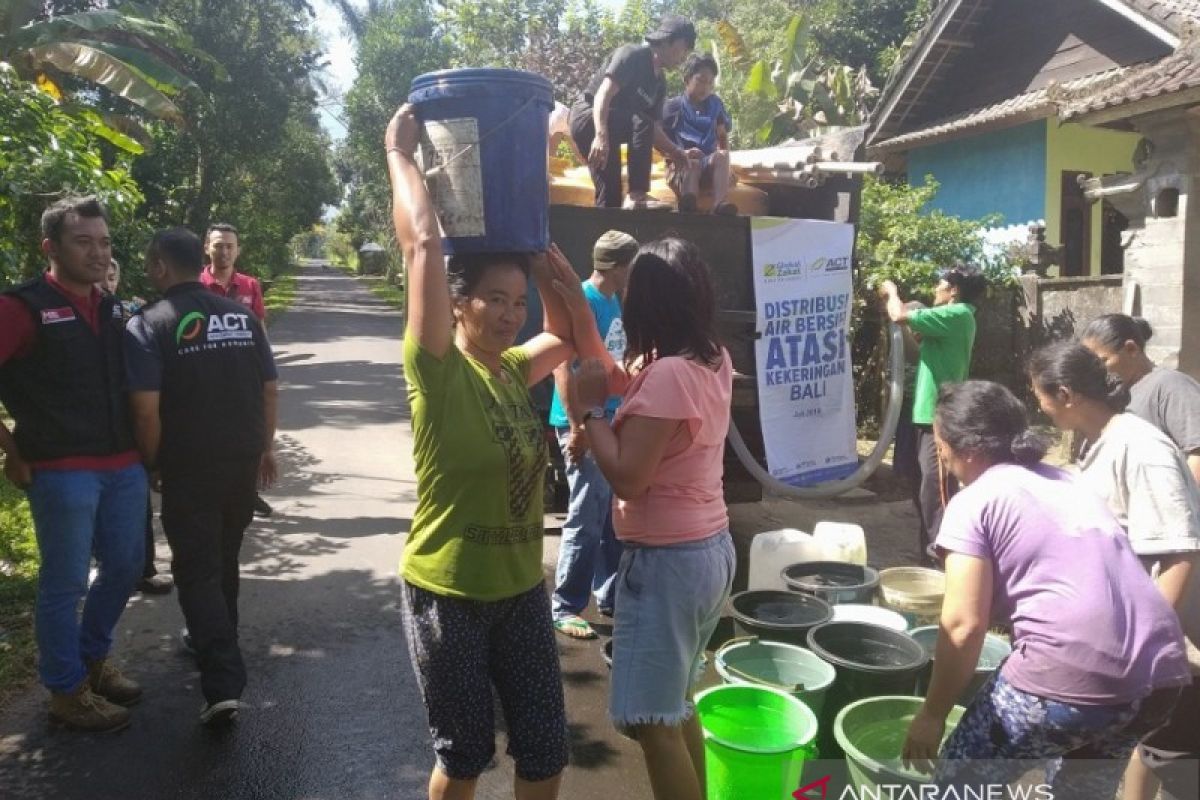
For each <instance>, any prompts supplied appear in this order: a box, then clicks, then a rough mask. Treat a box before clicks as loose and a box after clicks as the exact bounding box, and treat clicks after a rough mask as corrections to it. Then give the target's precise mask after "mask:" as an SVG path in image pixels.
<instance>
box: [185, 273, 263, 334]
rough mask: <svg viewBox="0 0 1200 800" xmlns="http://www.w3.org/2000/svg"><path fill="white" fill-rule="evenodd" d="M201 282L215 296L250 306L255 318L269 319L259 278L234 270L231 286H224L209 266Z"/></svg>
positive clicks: (202, 275)
mask: <svg viewBox="0 0 1200 800" xmlns="http://www.w3.org/2000/svg"><path fill="white" fill-rule="evenodd" d="M200 282H201V283H203V284H204V285H205V286H206V287H207V288H208V290H209V291H210V292H212V293H213V294H219V295H221V297H228V298H229V299H230V300H237V301H238V302H239V303H243V304H245V305H248V306H250V310H251V311H253V312H254V316H256V317H258V318H259V319H260V320H265V319H266V318H267V309H266V308H265V307H264V306H263V296H262V286H261V285H260V284H259V282H258V278H253V277H251V276H249V275H246V274H244V273H241V272H238V271H237V270H234V271H233V276H232V277H231V278H230V279H229V286H227V287H226V286H222V285H221V284H220V283H219V282H218V281H217V276H216V275H214V274H213V269H212V265H211V264H209V265H208V266H207V267H205V268H204V271H203V272H201V273H200Z"/></svg>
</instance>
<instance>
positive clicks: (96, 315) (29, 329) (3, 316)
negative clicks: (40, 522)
mask: <svg viewBox="0 0 1200 800" xmlns="http://www.w3.org/2000/svg"><path fill="white" fill-rule="evenodd" d="M46 282H47V283H49V284H50V285H51V286H52V287H54V289H55V290H56V291H58V293H59V294H61V295H62V296H63V297H65V298H66V299H67V301H68V302H70V304H71V308H73V309H75V313H77V314H78V315H79V316H80V318H81V319H83V321H84V322H86V323H87V324H88V327H89V328H91V329H92V332H93V333H95V334H99V333H100V300H101V299H102V298H103V295H102V294H101V293H100V290H99V289H96V288H95V287H93V288H92V291H91V293H90V294H89V295H88V296H87V297H83V296H81V295H77V294H75V293H74V292H72V291H71V290H70V289H68V288H67V287H65V286H63V285H62V284H61V283H59V282H58V281H57V280H55V279H54V276H53V275H51V274H50V273H49V272H47V273H46ZM36 342H37V325H35V324H34V321H33V315H32V314H30V313H29V307H28V306H26V305H25V304H24V303H23V302H21V301H20V300H19V299H17V298H16V297H13V296H12V295H0V366H2V365H4V364H6V363H7V362H8V361H9V360H10V359H13V358H24V357H26V356H28V355H29V354H30V353H32V352H33V346H34V344H35V343H36ZM140 460H141V458H140V457H139V456H138V454H137V451H136V450H127V451H125V452H123V453H114V454H113V455H110V456H69V457H67V458H57V459H54V460H51V461H32V462H30V464H29V466H30V467H32V468H34V469H82V470H91V471H101V470H117V469H124V468H125V467H128V466H131V465H133V464H136V463H137V462H138V461H140Z"/></svg>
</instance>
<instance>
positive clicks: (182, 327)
mask: <svg viewBox="0 0 1200 800" xmlns="http://www.w3.org/2000/svg"><path fill="white" fill-rule="evenodd" d="M202 330H204V315H203V314H201V313H200V312H199V311H193V312H191V313H190V314H185V315H184V317H183V319H181V320H179V324H178V325H176V326H175V344H176V345H179V344H182V343H183V342H192V341H195V339H196V337H197V336H199V335H200V331H202Z"/></svg>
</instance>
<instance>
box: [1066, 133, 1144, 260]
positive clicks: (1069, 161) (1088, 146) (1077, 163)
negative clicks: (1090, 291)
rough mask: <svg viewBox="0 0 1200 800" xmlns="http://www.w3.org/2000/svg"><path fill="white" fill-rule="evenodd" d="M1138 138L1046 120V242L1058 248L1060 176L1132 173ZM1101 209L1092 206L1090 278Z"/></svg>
mask: <svg viewBox="0 0 1200 800" xmlns="http://www.w3.org/2000/svg"><path fill="white" fill-rule="evenodd" d="M1141 138H1142V137H1141V134H1138V133H1125V132H1123V131H1112V130H1108V129H1106V128H1091V127H1088V126H1086V125H1076V124H1074V123H1066V124H1059V122H1058V121H1057V120H1053V119H1052V120H1050V121H1049V124H1048V125H1047V126H1046V197H1045V201H1044V203H1045V208H1046V213H1045V220H1046V241H1047V242H1050V243H1051V244H1054V245H1060V246H1061V245H1062V173H1063V172H1090V173H1091V174H1092V176H1093V177H1099V176H1102V175H1111V174H1113V173H1116V172H1132V171H1133V151H1134V149H1135V148H1136V147H1137V143H1138V141H1139V140H1140V139H1141ZM1102 215H1103V209H1102V207H1101V205H1100V203H1094V204H1093V205H1092V244H1091V248H1090V249H1089V252H1090V254H1091V274H1092V275H1099V274H1100V246H1101V233H1102Z"/></svg>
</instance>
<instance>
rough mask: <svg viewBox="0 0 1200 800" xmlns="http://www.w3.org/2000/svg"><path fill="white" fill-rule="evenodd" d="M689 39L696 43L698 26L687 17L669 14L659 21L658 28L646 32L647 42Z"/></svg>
mask: <svg viewBox="0 0 1200 800" xmlns="http://www.w3.org/2000/svg"><path fill="white" fill-rule="evenodd" d="M677 38H680V39H687V40H688V41H689V42H691V43H692V44H693V45H695V43H696V26H695V25H693V24H692V21H691V20H690V19H688V18H687V17H681V16H678V15H676V14H667V15H666V16H664V17H663V18H662V19H661V20H659V22H658V28H657V29H656V30H654V31H651V32H650V33H647V34H646V41H647V42H662V41H666V40H667V39H677Z"/></svg>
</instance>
